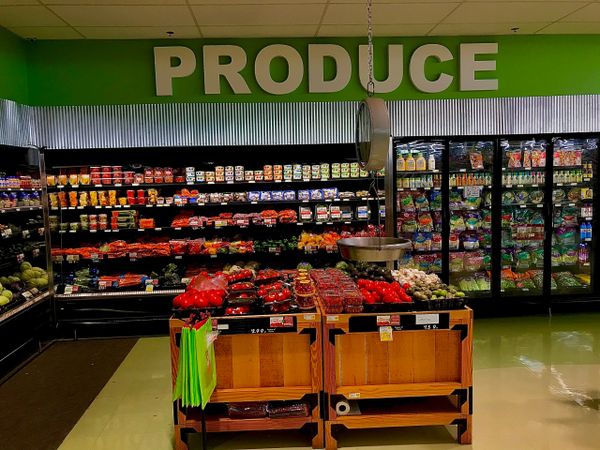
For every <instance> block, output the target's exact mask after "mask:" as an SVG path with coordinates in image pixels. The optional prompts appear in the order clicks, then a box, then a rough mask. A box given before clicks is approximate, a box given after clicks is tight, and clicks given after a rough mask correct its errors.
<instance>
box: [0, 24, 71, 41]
mask: <svg viewBox="0 0 600 450" xmlns="http://www.w3.org/2000/svg"><path fill="white" fill-rule="evenodd" d="M9 30H10V31H12V32H13V33H15V34H16V35H18V36H21V37H22V38H25V39H83V36H81V35H80V34H79V33H77V31H75V30H74V29H73V28H71V27H11V28H9Z"/></svg>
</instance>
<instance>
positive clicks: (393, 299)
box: [383, 292, 397, 303]
mask: <svg viewBox="0 0 600 450" xmlns="http://www.w3.org/2000/svg"><path fill="white" fill-rule="evenodd" d="M383 303H397V297H396V296H395V295H394V294H392V293H391V292H387V293H386V294H385V295H384V296H383Z"/></svg>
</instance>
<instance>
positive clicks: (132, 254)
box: [129, 252, 138, 261]
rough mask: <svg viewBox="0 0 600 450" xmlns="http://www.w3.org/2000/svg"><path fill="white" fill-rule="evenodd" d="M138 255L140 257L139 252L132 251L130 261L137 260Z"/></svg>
mask: <svg viewBox="0 0 600 450" xmlns="http://www.w3.org/2000/svg"><path fill="white" fill-rule="evenodd" d="M137 257H138V254H137V252H130V253H129V260H130V261H137Z"/></svg>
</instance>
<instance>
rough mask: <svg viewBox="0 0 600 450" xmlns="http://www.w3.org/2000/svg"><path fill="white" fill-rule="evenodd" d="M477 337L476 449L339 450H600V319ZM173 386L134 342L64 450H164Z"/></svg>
mask: <svg viewBox="0 0 600 450" xmlns="http://www.w3.org/2000/svg"><path fill="white" fill-rule="evenodd" d="M475 328H476V330H475V343H474V347H475V348H474V354H475V416H474V420H475V426H474V438H473V442H474V444H473V446H460V445H458V444H456V443H455V442H454V441H453V439H452V436H451V434H449V433H448V432H447V431H446V429H445V428H443V427H434V428H410V429H399V430H385V431H384V432H382V431H378V430H369V431H359V432H352V433H345V434H343V435H342V436H341V445H342V446H343V448H344V449H347V450H358V449H360V450H375V449H381V450H392V449H403V450H421V449H436V450H450V449H469V448H474V449H482V450H483V449H484V450H495V449H498V450H506V449H509V448H510V449H527V450H538V449H539V450H542V449H543V450H552V449H561V450H565V449H569V450H570V449H577V450H578V449H582V450H585V449H590V450H591V449H596V448H598V442H600V427H599V426H598V423H600V411H599V402H600V314H580V315H561V316H555V317H554V318H552V319H548V318H546V317H518V318H505V319H504V318H503V319H480V320H477V321H476V322H475ZM170 377H171V374H170V361H169V347H168V338H148V339H140V340H139V341H138V343H137V344H136V345H135V347H134V348H133V349H132V351H131V352H130V354H129V355H128V356H127V358H126V359H125V360H124V361H123V364H121V366H120V367H119V369H118V370H117V371H116V372H115V374H114V376H113V377H112V379H111V380H110V382H109V383H108V384H107V385H106V386H105V388H104V389H103V390H102V392H101V393H100V394H99V395H98V397H97V398H96V400H95V401H94V402H93V403H92V405H91V406H90V407H89V408H88V410H87V411H86V412H85V414H84V415H83V416H82V418H81V419H80V421H79V422H78V423H77V425H76V426H75V428H74V429H73V430H72V432H71V433H70V434H69V435H68V436H67V438H66V439H65V441H64V442H63V444H62V446H61V447H60V449H61V450H71V449H78V450H79V449H84V448H85V449H89V450H104V449H106V450H108V449H111V450H118V449H123V450H134V449H138V448H139V449H142V448H143V449H149V450H170V449H171V448H172V423H171V420H172V418H171V402H170V401H171V379H170ZM304 442H305V441H303V439H302V436H300V435H296V434H294V433H289V432H284V433H261V434H248V433H246V434H233V435H225V436H217V437H213V438H212V439H211V450H233V449H238V450H239V449H264V448H269V449H276V448H287V449H292V450H296V449H304V448H307V447H305V446H304V444H303V443H304ZM191 444H192V445H191V448H192V449H198V448H200V446H199V445H198V444H199V442H198V441H197V440H193V442H192V443H191Z"/></svg>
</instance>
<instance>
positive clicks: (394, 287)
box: [391, 281, 403, 293]
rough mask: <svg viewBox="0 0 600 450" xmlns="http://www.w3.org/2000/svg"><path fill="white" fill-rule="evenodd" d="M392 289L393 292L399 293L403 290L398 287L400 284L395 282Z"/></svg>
mask: <svg viewBox="0 0 600 450" xmlns="http://www.w3.org/2000/svg"><path fill="white" fill-rule="evenodd" d="M391 286H392V289H394V291H395V292H398V293H400V292H401V291H402V290H403V289H402V286H400V283H398V282H397V281H394V282H393V283H392V284H391Z"/></svg>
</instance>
